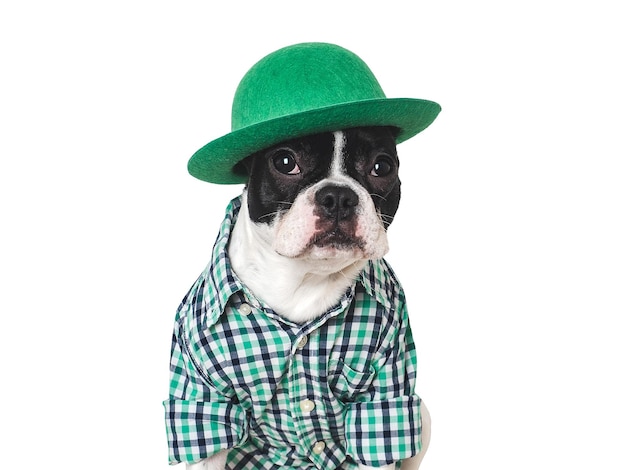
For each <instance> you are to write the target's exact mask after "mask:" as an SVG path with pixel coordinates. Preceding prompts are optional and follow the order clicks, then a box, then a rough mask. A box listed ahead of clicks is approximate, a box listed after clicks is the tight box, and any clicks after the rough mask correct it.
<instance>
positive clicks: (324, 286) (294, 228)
mask: <svg viewBox="0 0 626 470" xmlns="http://www.w3.org/2000/svg"><path fill="white" fill-rule="evenodd" d="M395 137H396V130H395V129H394V128H392V127H360V128H350V129H342V130H338V131H335V132H325V133H321V134H315V135H309V136H306V137H302V138H296V139H292V140H288V141H285V142H282V143H280V144H278V145H274V146H272V147H270V148H268V149H265V150H262V151H260V152H257V153H255V154H253V155H251V156H249V157H248V158H246V159H245V160H243V161H242V162H240V163H239V171H245V173H246V174H247V175H248V180H247V183H246V185H245V187H244V191H243V194H242V196H241V207H240V209H239V213H238V215H237V218H236V222H235V224H234V228H233V229H232V233H231V234H230V237H229V240H228V245H227V247H228V248H227V251H228V258H229V260H230V263H231V265H232V270H233V271H234V273H235V274H236V276H237V277H238V278H239V280H240V281H241V282H242V283H243V285H245V286H246V288H247V289H248V290H249V292H250V293H252V294H253V295H254V296H256V297H257V298H258V299H259V300H260V302H261V303H262V304H263V305H265V306H268V307H269V308H270V309H271V310H273V311H274V312H275V313H276V314H277V315H278V316H280V317H281V318H283V319H285V320H286V321H288V322H290V323H291V324H295V325H305V324H308V323H311V322H315V321H316V319H319V318H321V317H322V316H323V315H324V314H326V313H327V312H328V311H329V309H332V308H333V307H334V306H336V305H337V304H338V302H340V299H341V298H342V296H345V293H346V292H347V291H349V290H350V289H351V288H353V286H354V284H355V282H356V280H357V278H358V276H359V273H361V272H362V271H363V269H364V267H365V266H366V264H367V263H368V262H370V261H371V260H380V259H382V258H383V256H384V255H385V254H386V253H387V251H388V248H389V246H388V238H387V228H388V227H389V225H390V224H391V223H392V221H393V219H394V216H395V214H396V211H397V209H398V206H399V202H400V179H399V176H398V168H399V160H398V155H397V151H396V144H395ZM353 347H354V348H357V349H358V347H359V345H355V346H353ZM242 374H244V373H243V372H242ZM235 393H236V392H235ZM379 419H380V420H385V419H386V418H385V416H380V417H379ZM250 433H251V434H253V433H256V431H250ZM257 434H258V435H261V434H262V433H261V432H258V433H257ZM421 434H422V447H421V451H420V452H419V453H418V454H417V455H416V456H413V457H411V458H408V459H406V460H404V461H403V463H402V468H403V469H409V468H413V469H417V468H418V467H419V464H420V462H421V459H422V458H423V456H424V453H425V452H426V449H427V447H428V442H429V440H430V437H429V436H430V417H429V414H428V411H427V409H426V407H425V406H424V404H423V402H422V404H421ZM258 435H257V436H255V439H258V437H259V436H258ZM317 445H319V443H318V444H317ZM318 450H319V449H316V448H314V449H313V452H317V451H318ZM229 451H230V449H227V450H222V451H220V452H218V453H217V454H214V455H212V456H210V457H208V458H205V459H203V460H202V461H200V462H196V463H191V464H187V469H189V470H199V469H203V470H222V469H224V468H225V465H226V460H227V458H228V453H229ZM248 465H253V463H249V464H248ZM238 468H239V467H238ZM240 468H257V467H256V466H245V465H244V464H243V463H240ZM268 468H269V467H268ZM341 468H344V467H341ZM345 468H352V467H345ZM358 468H359V469H361V470H364V469H370V468H384V469H392V468H396V467H395V463H393V462H389V463H385V464H384V465H382V466H378V467H373V466H369V465H367V464H366V463H359V464H358Z"/></svg>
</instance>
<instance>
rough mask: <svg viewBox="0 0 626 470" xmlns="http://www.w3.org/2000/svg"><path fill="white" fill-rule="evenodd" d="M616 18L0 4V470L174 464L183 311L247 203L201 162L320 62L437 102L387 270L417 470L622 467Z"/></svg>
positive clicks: (625, 259)
mask: <svg viewBox="0 0 626 470" xmlns="http://www.w3.org/2000/svg"><path fill="white" fill-rule="evenodd" d="M226 3H228V5H227V6H226V5H224V4H226ZM619 3H620V2H618V1H614V2H610V1H606V0H605V1H603V0H594V1H593V2H591V1H587V2H584V1H555V0H541V1H535V0H530V1H525V2H510V1H509V2H505V1H495V0H493V1H486V0H482V1H480V0H479V1H473V2H467V1H461V0H456V1H454V0H438V1H428V2H426V1H424V2H422V1H419V2H408V1H407V2H400V1H394V0H386V1H381V2H367V1H336V0H335V1H332V2H331V1H322V0H317V1H316V2H307V3H304V2H277V1H264V2H249V3H243V2H239V1H236V0H233V1H231V2H220V3H219V6H215V5H217V4H218V2H209V1H204V2H200V1H180V2H173V1H168V2H166V1H159V0H156V1H155V0H152V1H129V0H126V1H107V2H86V1H82V2H80V1H75V2H70V1H55V2H44V1H40V2H29V1H23V2H3V4H2V7H0V54H1V56H0V60H1V67H2V71H1V73H0V82H1V86H0V158H1V160H0V162H1V163H0V165H1V167H0V197H1V199H0V201H1V202H0V204H1V206H0V207H1V217H2V218H1V220H2V227H3V228H2V230H1V232H0V233H1V235H0V236H1V237H2V238H1V243H0V250H1V251H0V255H1V258H0V269H1V275H2V279H1V284H0V286H1V287H0V289H1V291H0V292H1V294H0V295H1V305H0V313H1V315H2V317H1V318H2V327H1V328H2V330H1V331H2V336H1V340H0V348H2V350H1V354H0V357H1V358H2V359H1V360H2V368H1V369H0V374H2V381H1V382H2V385H1V386H0V393H1V397H0V404H1V408H2V411H1V417H0V428H1V431H2V437H1V441H0V442H1V449H2V455H1V456H0V459H1V463H0V467H2V468H3V469H5V468H6V469H18V468H19V469H22V468H66V469H83V468H88V469H130V468H133V469H159V468H161V469H166V468H168V466H167V451H166V440H165V431H164V422H163V411H162V406H161V401H162V400H163V399H165V398H166V397H167V387H168V370H167V368H168V360H169V347H170V344H169V341H170V334H171V327H172V322H173V319H174V313H175V309H176V307H177V305H178V303H179V301H180V300H181V298H182V296H183V295H184V294H185V292H186V291H187V289H188V288H189V287H190V286H191V284H192V282H193V281H194V280H195V278H196V276H197V275H198V274H199V273H200V271H201V270H202V269H203V268H204V266H205V264H206V263H207V262H208V260H209V254H210V249H211V246H212V244H213V241H214V238H215V235H216V233H217V229H218V226H219V223H220V222H221V219H222V214H223V211H224V208H225V206H226V204H227V202H228V201H229V200H230V198H231V197H234V196H235V195H237V194H238V193H239V191H240V190H241V186H225V187H220V186H215V185H210V184H207V183H202V182H200V181H197V180H195V179H194V178H192V177H191V176H189V175H188V174H187V173H186V162H187V159H188V157H189V156H190V155H191V154H192V153H193V152H194V151H195V150H196V149H197V148H199V147H201V146H202V145H204V144H205V143H206V142H208V141H210V140H212V139H214V138H217V137H219V136H221V135H223V134H225V133H227V132H228V131H229V126H230V122H229V119H230V105H231V100H232V96H233V93H234V90H235V87H236V85H237V83H238V81H239V80H240V78H241V77H242V76H243V74H244V73H245V71H246V70H247V69H248V68H249V67H250V66H251V65H252V64H253V63H254V62H256V61H257V60H258V59H260V58H261V57H262V56H264V55H265V54H267V53H269V52H271V51H273V50H275V49H278V48H280V47H283V46H285V45H288V44H293V43H297V42H302V41H327V42H335V43H337V44H340V45H342V46H344V47H347V48H348V49H351V50H352V51H354V52H356V53H357V54H358V55H360V56H361V57H362V58H363V59H364V60H365V61H366V62H367V63H368V64H369V66H370V67H371V68H372V69H373V70H374V72H375V74H376V75H377V77H378V79H379V81H380V82H381V84H382V86H383V88H384V90H385V92H386V94H387V96H389V97H417V98H426V99H431V100H434V101H437V102H439V103H440V104H441V105H442V107H443V111H442V113H441V115H440V117H439V118H438V119H437V120H436V121H435V123H434V124H433V125H432V126H431V127H430V128H429V129H427V130H426V131H425V132H424V133H423V134H420V135H419V136H417V137H415V138H414V139H413V140H411V141H409V142H407V143H404V144H402V145H401V146H400V147H399V152H400V157H401V161H402V166H401V176H402V179H403V201H402V206H401V209H400V211H399V213H398V216H397V218H396V221H395V222H394V224H393V225H392V226H391V228H390V237H391V245H392V249H391V252H390V253H389V256H388V259H389V261H390V262H391V263H392V265H393V266H394V268H395V270H396V271H397V273H398V274H399V276H400V279H401V280H402V282H403V285H404V287H405V290H406V291H407V296H408V300H409V308H410V311H411V317H412V322H413V329H414V332H415V336H416V340H417V344H418V353H419V358H420V367H419V382H420V383H419V392H420V394H421V395H422V397H423V398H424V399H425V400H426V402H427V403H428V405H429V408H430V410H431V413H432V415H433V420H434V424H433V433H434V436H433V442H432V444H431V449H430V452H429V454H428V455H427V457H426V460H425V461H424V464H423V467H422V468H423V469H425V470H439V469H445V470H449V469H461V468H462V469H466V468H472V469H474V468H476V469H481V470H484V469H494V470H496V469H497V470H501V469H507V470H508V469H524V470H527V469H531V468H532V469H565V468H567V469H590V468H593V469H602V470H605V469H621V470H623V469H625V468H626V457H625V455H624V442H625V440H626V431H625V429H624V424H625V422H626V397H625V395H626V385H625V383H624V382H625V381H624V376H625V375H626V374H625V373H624V371H625V363H626V346H625V344H626V341H625V338H624V337H625V336H626V335H625V333H626V328H625V327H624V322H623V317H624V315H625V314H626V294H625V290H626V289H625V287H626V249H625V243H624V241H625V240H626V220H625V219H626V213H625V205H626V189H625V184H624V182H625V180H626V162H625V158H626V145H625V143H624V126H625V124H626V119H625V117H624V116H625V114H624V110H625V109H626V95H625V92H624V84H625V83H626V74H625V72H624V63H625V61H624V57H625V55H626V54H625V51H624V45H625V44H626V35H625V34H624V31H625V29H624V14H623V13H621V9H619V8H618V5H619ZM409 5H411V6H410V7H409Z"/></svg>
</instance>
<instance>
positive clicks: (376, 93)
mask: <svg viewBox="0 0 626 470" xmlns="http://www.w3.org/2000/svg"><path fill="white" fill-rule="evenodd" d="M439 111H441V107H440V106H439V105H438V104H437V103H435V102H433V101H427V100H421V99H413V98H392V99H390V98H386V97H385V93H384V92H383V90H382V88H381V87H380V85H379V83H378V81H377V80H376V77H375V76H374V74H373V73H372V71H371V70H370V69H369V67H368V66H367V64H365V62H363V61H362V60H361V59H360V58H359V57H358V56H356V55H355V54H353V53H352V52H350V51H348V50H346V49H344V48H342V47H339V46H336V45H334V44H326V43H303V44H296V45H293V46H288V47H285V48H283V49H279V50H277V51H276V52H273V53H271V54H269V55H268V56H266V57H264V58H263V59H261V60H260V61H259V62H257V63H256V64H255V65H254V66H252V68H251V69H250V70H249V71H248V72H247V73H246V75H245V76H244V77H243V79H242V80H241V82H240V83H239V86H238V87H237V91H236V92H235V97H234V99H233V107H232V116H231V119H232V120H231V125H232V127H231V128H232V132H231V133H229V134H226V135H224V136H222V137H220V138H218V139H215V140H213V141H212V142H209V143H208V144H206V145H205V146H204V147H202V148H201V149H200V150H198V151H197V152H196V153H195V154H194V155H193V156H192V157H191V159H190V160H189V163H188V169H189V173H191V174H192V175H193V176H195V177H196V178H198V179H201V180H203V181H208V182H211V183H218V184H238V183H245V182H246V179H247V176H246V174H245V173H244V172H243V171H242V170H241V169H239V168H238V167H237V166H236V165H237V163H238V162H240V161H241V160H243V159H244V158H246V157H247V156H249V155H251V154H253V153H255V152H258V151H260V150H263V149H265V148H268V147H271V146H272V145H276V144H278V143H280V142H282V141H285V140H289V139H293V138H297V137H303V136H305V135H310V134H317V133H320V132H330V131H337V130H341V129H348V128H352V127H360V126H394V127H397V128H398V129H399V134H398V137H397V139H396V141H397V143H400V142H403V141H405V140H407V139H409V138H411V137H413V136H414V135H415V134H417V133H419V132H421V131H423V130H424V129H426V127H428V126H429V125H430V123H432V122H433V121H434V120H435V118H436V117H437V115H438V114H439Z"/></svg>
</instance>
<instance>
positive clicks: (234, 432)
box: [163, 322, 248, 465]
mask: <svg viewBox="0 0 626 470" xmlns="http://www.w3.org/2000/svg"><path fill="white" fill-rule="evenodd" d="M186 336H187V335H186V334H185V333H184V328H183V326H182V324H181V322H177V325H176V327H175V330H174V334H173V336H172V352H171V362H170V394H169V399H168V400H165V401H164V402H163V405H164V406H165V421H166V428H167V438H168V446H169V462H170V464H172V465H173V464H177V463H181V462H187V463H192V462H197V461H199V460H202V459H205V458H207V457H209V456H211V455H213V454H215V453H217V452H219V451H220V450H225V449H230V448H233V447H235V446H237V445H238V444H240V443H241V442H242V441H243V440H245V438H246V436H247V422H248V419H247V415H246V412H245V410H243V408H242V407H241V406H239V405H238V404H236V403H234V402H233V400H231V399H230V398H228V397H224V396H223V395H221V394H220V393H218V392H217V391H216V390H215V388H214V387H212V386H211V384H210V382H209V380H208V378H207V377H206V374H205V373H203V371H202V369H201V367H199V365H198V364H199V361H197V359H195V358H194V355H193V353H192V352H191V351H190V348H189V347H188V339H187V338H186Z"/></svg>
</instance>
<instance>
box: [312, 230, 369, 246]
mask: <svg viewBox="0 0 626 470" xmlns="http://www.w3.org/2000/svg"><path fill="white" fill-rule="evenodd" d="M309 245H310V246H316V247H318V248H332V249H335V250H354V249H355V248H363V247H362V242H361V241H360V240H359V239H357V238H355V237H353V236H350V235H347V234H346V233H345V232H344V231H343V230H341V229H340V228H338V227H336V228H335V229H333V230H330V231H327V232H317V233H316V234H315V235H314V236H313V238H312V239H311V241H310V243H309Z"/></svg>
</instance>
